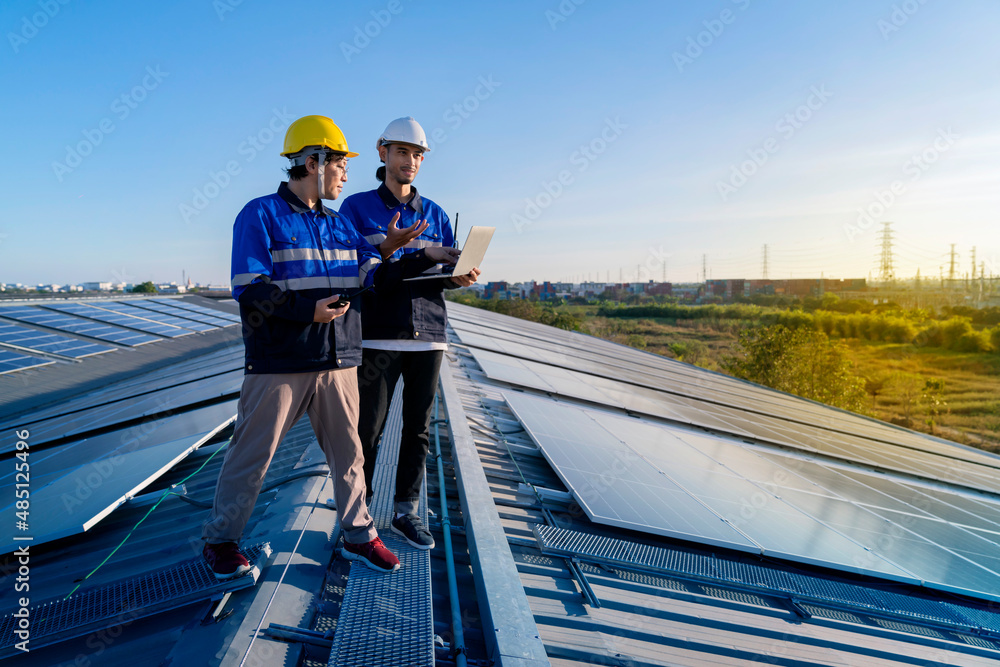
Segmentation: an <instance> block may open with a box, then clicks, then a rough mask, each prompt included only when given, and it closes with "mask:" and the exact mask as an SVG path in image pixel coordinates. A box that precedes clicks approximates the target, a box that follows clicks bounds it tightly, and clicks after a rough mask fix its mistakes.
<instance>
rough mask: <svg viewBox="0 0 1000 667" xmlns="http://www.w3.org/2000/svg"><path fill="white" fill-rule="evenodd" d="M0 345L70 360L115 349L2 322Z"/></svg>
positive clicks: (0, 323) (0, 324) (0, 325)
mask: <svg viewBox="0 0 1000 667" xmlns="http://www.w3.org/2000/svg"><path fill="white" fill-rule="evenodd" d="M0 343H4V344H5V345H10V346H15V347H19V348H24V349H27V350H32V351H35V352H47V353H49V354H58V355H59V356H61V357H67V358H70V359H82V358H84V357H89V356H92V355H95V354H104V353H106V352H111V351H113V350H114V349H115V348H113V347H109V346H107V345H99V344H97V343H88V342H87V341H82V340H79V339H77V338H70V337H69V336H60V335H58V334H51V333H46V332H44V331H39V330H38V329H31V328H28V327H22V326H18V325H16V324H6V323H4V322H0Z"/></svg>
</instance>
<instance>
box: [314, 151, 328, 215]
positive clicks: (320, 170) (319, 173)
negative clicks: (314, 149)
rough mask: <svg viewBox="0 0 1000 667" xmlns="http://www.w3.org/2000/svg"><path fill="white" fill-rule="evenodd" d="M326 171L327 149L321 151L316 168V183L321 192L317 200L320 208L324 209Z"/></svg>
mask: <svg viewBox="0 0 1000 667" xmlns="http://www.w3.org/2000/svg"><path fill="white" fill-rule="evenodd" d="M325 172H326V151H320V152H319V166H318V167H317V169H316V184H317V185H318V186H319V192H318V193H317V196H316V201H317V203H318V204H319V207H320V210H321V211H322V210H323V193H324V192H326V190H325V189H324V187H323V174H324V173H325Z"/></svg>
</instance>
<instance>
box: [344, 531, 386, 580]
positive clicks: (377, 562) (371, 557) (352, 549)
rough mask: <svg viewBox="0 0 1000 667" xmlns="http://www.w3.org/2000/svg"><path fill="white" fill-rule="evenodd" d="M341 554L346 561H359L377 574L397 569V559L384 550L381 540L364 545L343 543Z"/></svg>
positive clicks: (376, 539) (377, 539)
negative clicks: (376, 571)
mask: <svg viewBox="0 0 1000 667" xmlns="http://www.w3.org/2000/svg"><path fill="white" fill-rule="evenodd" d="M341 553H342V554H344V558H346V559H347V560H356V561H360V562H362V563H364V564H365V565H367V566H368V567H370V568H371V569H373V570H378V571H379V572H395V571H396V570H398V569H399V559H398V558H396V555H395V554H394V553H392V552H391V551H389V550H388V549H386V548H385V545H384V544H382V540H381V538H378V537H376V538H375V539H374V540H372V541H371V542H365V543H364V544H351V543H350V542H344V548H343V550H342V551H341Z"/></svg>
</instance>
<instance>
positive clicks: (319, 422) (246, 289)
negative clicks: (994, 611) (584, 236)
mask: <svg viewBox="0 0 1000 667" xmlns="http://www.w3.org/2000/svg"><path fill="white" fill-rule="evenodd" d="M281 154H282V156H284V157H287V158H288V159H289V161H290V162H291V166H290V167H289V169H288V170H287V173H288V176H289V180H288V182H286V183H282V184H281V185H280V186H279V188H278V191H277V193H275V194H272V195H268V196H265V197H260V198H258V199H254V200H253V201H251V202H250V203H248V204H247V205H246V206H245V207H244V208H243V210H242V211H241V212H240V214H239V215H238V216H237V218H236V223H235V225H234V227H233V255H232V287H233V297H234V298H235V299H236V300H237V301H238V302H239V304H240V316H241V318H242V320H243V341H244V346H245V349H246V363H245V366H244V371H245V376H244V380H243V388H242V391H241V393H240V403H239V414H238V418H237V421H236V430H235V431H234V433H233V439H232V441H230V443H229V446H228V448H227V450H226V457H225V460H224V461H223V464H222V469H221V470H220V472H219V482H218V485H217V487H216V492H215V501H214V503H213V508H212V513H211V516H210V517H209V519H208V521H207V522H206V523H205V526H204V530H203V533H202V534H203V537H204V539H205V548H204V551H203V554H204V556H205V559H206V560H207V561H208V563H209V565H210V566H211V567H212V570H213V572H214V573H215V576H216V577H217V578H219V579H228V578H230V577H234V576H238V575H240V574H242V573H243V572H246V571H247V570H249V569H250V567H249V563H248V562H247V560H246V558H245V557H244V556H243V555H242V554H241V553H240V551H239V547H238V542H239V539H240V537H241V536H242V533H243V529H244V528H245V526H246V524H247V522H248V520H249V519H250V515H251V512H252V511H253V508H254V505H255V503H256V501H257V496H258V495H259V493H260V488H261V483H262V482H263V479H264V475H265V474H266V472H267V468H268V465H269V464H270V461H271V458H272V456H273V455H274V452H275V449H276V448H277V446H278V444H279V443H280V442H281V440H282V439H283V438H284V436H285V434H286V433H287V432H288V430H289V429H291V427H292V426H293V425H294V424H295V423H296V422H297V421H298V420H299V419H300V418H301V417H302V415H304V414H308V415H309V420H310V422H311V424H312V427H313V431H314V432H315V434H316V437H317V439H318V440H319V444H320V447H321V448H322V449H323V453H324V455H325V456H326V460H327V463H328V464H329V466H330V470H331V472H332V476H333V482H334V499H335V501H336V504H337V508H338V510H339V512H340V521H341V525H342V526H343V529H344V545H345V546H344V551H343V554H344V556H345V557H346V558H349V559H351V560H358V561H361V562H364V563H365V564H366V565H368V566H369V567H371V568H372V569H375V570H381V571H385V572H391V571H393V570H395V569H397V568H398V567H399V560H398V559H397V558H396V556H395V555H394V554H393V553H392V552H390V551H389V550H388V549H386V548H385V545H383V544H382V541H381V540H380V539H379V538H378V535H377V533H376V530H375V526H374V522H373V521H372V518H371V516H370V515H369V514H368V510H367V508H366V506H365V503H364V496H365V480H364V471H363V467H362V466H363V462H364V458H363V456H362V453H361V443H360V441H359V439H358V435H357V422H358V385H357V366H358V365H359V364H360V363H361V321H360V317H359V315H358V311H357V309H352V308H351V304H350V302H349V300H347V299H342V297H344V296H349V295H353V294H354V293H356V292H358V291H359V290H361V289H371V288H374V289H375V290H391V289H392V288H393V287H394V286H397V285H398V284H399V282H400V281H401V280H402V278H404V277H409V276H413V275H417V274H419V273H421V272H422V271H424V270H426V269H428V268H430V267H431V266H434V265H435V264H436V263H439V262H442V261H443V262H449V263H454V261H455V257H456V255H457V252H456V251H454V250H450V249H435V248H428V249H427V251H426V252H424V253H422V254H419V255H418V254H414V255H412V259H410V258H407V259H408V261H407V262H405V263H403V262H393V263H385V264H383V262H382V259H381V257H380V255H379V252H378V251H377V250H376V249H375V248H374V247H372V246H371V245H370V244H369V243H368V242H367V241H366V240H365V239H364V237H362V236H360V235H359V234H358V233H357V231H356V230H355V228H354V226H353V225H352V224H351V223H350V222H347V221H346V220H344V219H343V218H341V217H339V216H337V214H336V213H334V212H333V211H331V210H329V209H328V208H326V207H325V206H324V205H323V199H331V200H332V199H336V198H337V197H338V196H340V192H341V190H342V189H343V184H344V182H345V181H347V159H348V158H351V157H354V156H356V155H357V153H352V152H350V150H349V149H348V147H347V141H346V139H345V138H344V135H343V133H342V132H341V131H340V128H339V127H337V125H336V124H334V122H333V121H332V120H330V119H329V118H327V117H325V116H305V117H303V118H300V119H299V120H297V121H295V122H294V123H292V124H291V125H290V126H289V128H288V131H287V134H286V135H285V146H284V150H282V153H281ZM393 233H394V234H395V235H396V236H395V237H396V238H399V239H403V238H406V237H407V235H408V234H411V233H412V230H400V229H398V228H397V229H394V230H393ZM446 250H447V251H448V252H446Z"/></svg>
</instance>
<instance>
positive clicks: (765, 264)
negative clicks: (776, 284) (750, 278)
mask: <svg viewBox="0 0 1000 667" xmlns="http://www.w3.org/2000/svg"><path fill="white" fill-rule="evenodd" d="M763 263H764V266H763V268H762V269H761V277H762V278H763V279H764V280H767V277H768V276H767V244H766V243H765V244H764V262H763Z"/></svg>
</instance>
